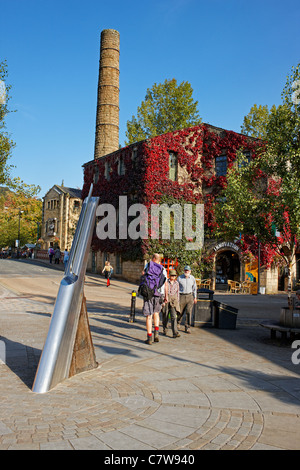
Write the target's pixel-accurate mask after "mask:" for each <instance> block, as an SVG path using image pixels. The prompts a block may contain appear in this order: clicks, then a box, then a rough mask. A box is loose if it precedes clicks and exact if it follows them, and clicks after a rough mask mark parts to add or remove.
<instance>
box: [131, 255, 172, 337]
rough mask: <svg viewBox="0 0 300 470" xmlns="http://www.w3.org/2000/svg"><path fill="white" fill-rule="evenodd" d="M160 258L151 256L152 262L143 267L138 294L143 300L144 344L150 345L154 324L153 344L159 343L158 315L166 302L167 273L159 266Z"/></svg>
mask: <svg viewBox="0 0 300 470" xmlns="http://www.w3.org/2000/svg"><path fill="white" fill-rule="evenodd" d="M160 261H161V257H160V255H159V254H158V253H155V254H154V255H153V256H152V260H151V261H149V263H148V264H147V265H146V266H145V269H144V271H143V274H142V277H141V282H140V286H139V290H138V293H139V295H141V296H142V297H143V299H144V305H143V314H144V316H145V317H146V329H147V339H146V341H145V343H146V344H152V324H154V342H155V343H158V341H159V314H160V311H161V308H162V305H163V304H164V303H166V302H167V301H168V298H167V291H165V286H164V284H165V282H166V279H167V272H166V270H165V268H164V267H163V266H162V265H161V264H160Z"/></svg>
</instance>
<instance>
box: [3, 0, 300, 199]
mask: <svg viewBox="0 0 300 470" xmlns="http://www.w3.org/2000/svg"><path fill="white" fill-rule="evenodd" d="M299 20H300V2H299V0H285V1H283V0H259V1H258V0H251V2H250V1H249V0H247V1H246V0H205V1H203V0H126V1H125V0H114V1H111V2H108V1H107V0H84V1H79V0H59V1H57V0H51V1H45V0H9V1H7V0H0V31H1V34H0V61H2V60H4V59H6V60H7V63H8V71H9V78H8V82H9V84H11V85H12V90H11V100H10V102H9V104H10V108H11V109H15V110H17V112H15V113H11V114H10V115H9V116H8V117H7V120H6V123H7V131H8V132H9V133H10V134H11V137H12V139H13V140H14V141H15V142H16V148H15V149H14V150H13V156H12V158H11V160H10V163H11V164H14V165H15V166H16V168H15V169H14V171H13V175H14V176H20V177H21V178H22V179H23V180H24V181H25V182H26V183H28V184H39V185H40V186H41V188H42V190H41V192H40V196H41V197H42V196H43V195H44V194H45V193H46V192H47V191H48V190H49V189H50V188H51V187H52V186H53V185H54V184H61V183H62V181H64V184H65V186H69V187H75V188H76V187H82V183H83V170H82V164H83V163H85V162H87V161H89V160H92V159H93V153H94V139H95V122H96V99H97V83H98V70H99V55H100V33H101V31H102V30H103V29H108V28H112V29H116V30H118V31H119V32H120V50H121V53H120V144H121V145H122V146H123V145H124V141H125V131H126V123H127V120H129V119H131V117H132V115H136V111H137V107H138V106H139V105H140V103H141V101H142V100H143V99H144V98H145V94H146V90H147V88H151V87H152V85H153V84H154V83H161V82H163V81H164V80H165V79H171V78H176V80H177V81H178V82H179V83H180V82H182V81H188V82H189V83H190V84H191V86H192V88H193V90H194V94H193V97H194V99H195V100H197V101H198V109H199V113H200V116H201V117H202V120H203V122H207V123H210V124H213V125H216V126H219V127H223V128H225V129H231V130H234V131H236V132H240V126H241V124H242V122H243V118H244V116H245V115H246V114H248V112H249V110H250V107H251V106H252V105H253V104H255V103H256V104H262V105H265V104H267V105H268V106H269V107H271V106H272V105H273V104H276V105H278V104H279V103H280V101H281V97H280V95H281V91H282V89H283V87H284V85H285V81H286V76H287V74H289V73H290V71H291V67H292V66H293V65H296V64H297V63H298V62H299V61H300V60H299V59H300V53H299V52H300V49H299V46H300V27H299V24H300V21H299Z"/></svg>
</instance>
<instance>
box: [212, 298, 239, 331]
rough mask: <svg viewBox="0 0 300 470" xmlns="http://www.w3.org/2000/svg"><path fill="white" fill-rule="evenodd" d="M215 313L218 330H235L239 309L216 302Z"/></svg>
mask: <svg viewBox="0 0 300 470" xmlns="http://www.w3.org/2000/svg"><path fill="white" fill-rule="evenodd" d="M213 311H214V312H213V318H214V326H215V327H216V328H223V329H229V330H235V328H236V320H237V314H238V311H239V309H238V308H235V307H231V306H230V305H226V304H223V303H222V302H217V301H216V300H215V301H214V305H213Z"/></svg>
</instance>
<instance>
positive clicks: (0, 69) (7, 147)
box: [0, 61, 15, 184]
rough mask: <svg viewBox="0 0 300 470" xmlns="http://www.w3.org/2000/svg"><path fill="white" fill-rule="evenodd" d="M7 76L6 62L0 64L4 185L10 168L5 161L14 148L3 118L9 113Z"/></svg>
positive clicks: (0, 158) (0, 153) (0, 156)
mask: <svg viewBox="0 0 300 470" xmlns="http://www.w3.org/2000/svg"><path fill="white" fill-rule="evenodd" d="M7 76H8V72H7V64H6V61H3V62H0V85H1V87H0V184H5V183H6V182H7V180H8V177H9V172H10V166H9V165H8V163H7V161H8V160H9V158H10V157H11V151H12V149H13V147H14V146H15V144H14V142H13V141H12V140H11V139H10V136H9V134H8V133H7V132H6V130H5V129H6V126H5V117H6V115H7V114H8V113H9V112H10V111H9V109H8V101H9V99H10V97H9V90H10V88H11V86H10V85H8V84H7V83H6V79H7Z"/></svg>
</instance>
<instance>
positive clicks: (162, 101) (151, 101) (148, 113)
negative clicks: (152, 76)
mask: <svg viewBox="0 0 300 470" xmlns="http://www.w3.org/2000/svg"><path fill="white" fill-rule="evenodd" d="M192 95H193V89H192V87H191V85H190V83H188V82H182V83H180V84H179V85H178V84H177V81H176V80H175V78H173V79H172V80H165V81H164V83H159V84H156V83H155V84H154V85H153V86H152V88H151V89H148V90H147V93H146V97H145V100H144V101H142V103H141V105H140V106H139V107H138V109H137V116H136V117H135V116H132V119H131V120H130V121H127V131H126V138H127V142H126V145H128V144H132V143H134V142H138V141H140V140H144V139H148V138H150V137H155V136H157V135H161V134H165V133H166V132H173V131H175V130H179V129H184V128H186V127H191V126H196V125H198V124H200V123H201V118H200V117H199V113H198V111H197V106H198V102H197V101H194V99H193V97H192Z"/></svg>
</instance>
